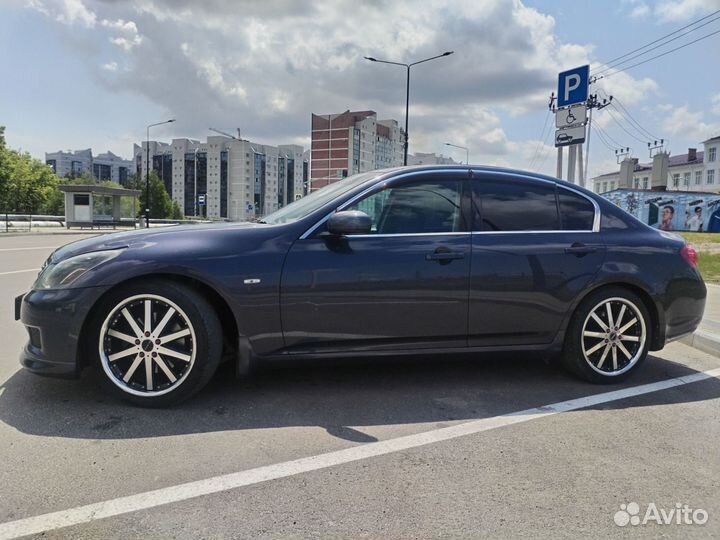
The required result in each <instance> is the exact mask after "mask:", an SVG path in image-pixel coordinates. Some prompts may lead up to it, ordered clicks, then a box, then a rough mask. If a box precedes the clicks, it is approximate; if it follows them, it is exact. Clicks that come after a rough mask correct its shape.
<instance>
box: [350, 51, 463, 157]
mask: <svg viewBox="0 0 720 540" xmlns="http://www.w3.org/2000/svg"><path fill="white" fill-rule="evenodd" d="M454 52H455V51H446V52H444V53H442V54H438V55H437V56H431V57H430V58H425V59H424V60H418V61H417V62H412V63H410V64H403V63H402V62H390V61H388V60H378V59H377V58H373V57H372V56H365V57H364V58H365V59H366V60H370V61H371V62H379V63H381V64H392V65H394V66H403V67H404V68H405V69H406V70H407V77H406V81H405V152H404V156H405V157H404V160H403V165H407V156H408V113H409V110H410V68H411V67H413V66H416V65H418V64H422V63H423V62H429V61H430V60H435V59H436V58H442V57H443V56H450V55H451V54H452V53H454Z"/></svg>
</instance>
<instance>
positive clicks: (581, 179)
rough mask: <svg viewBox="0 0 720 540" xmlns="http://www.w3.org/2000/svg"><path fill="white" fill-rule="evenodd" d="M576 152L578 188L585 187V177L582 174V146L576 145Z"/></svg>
mask: <svg viewBox="0 0 720 540" xmlns="http://www.w3.org/2000/svg"><path fill="white" fill-rule="evenodd" d="M577 152H578V186H582V187H585V175H584V174H583V172H584V170H585V169H584V168H583V145H582V144H578V145H577Z"/></svg>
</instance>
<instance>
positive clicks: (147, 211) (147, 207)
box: [145, 118, 175, 228]
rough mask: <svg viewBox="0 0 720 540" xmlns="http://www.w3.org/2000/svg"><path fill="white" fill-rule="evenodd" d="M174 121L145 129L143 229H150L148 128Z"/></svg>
mask: <svg viewBox="0 0 720 540" xmlns="http://www.w3.org/2000/svg"><path fill="white" fill-rule="evenodd" d="M174 121H175V119H174V118H173V119H172V120H165V121H164V122H157V123H155V124H150V125H148V127H147V137H146V139H145V228H149V227H150V128H151V127H155V126H162V125H163V124H170V123H172V122H174Z"/></svg>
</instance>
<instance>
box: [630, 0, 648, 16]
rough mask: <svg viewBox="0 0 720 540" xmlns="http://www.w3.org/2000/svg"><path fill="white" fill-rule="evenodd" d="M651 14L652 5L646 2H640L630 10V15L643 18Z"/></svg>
mask: <svg viewBox="0 0 720 540" xmlns="http://www.w3.org/2000/svg"><path fill="white" fill-rule="evenodd" d="M648 15H650V6H648V5H647V4H646V3H645V2H640V3H638V4H637V5H636V6H635V7H634V8H633V10H632V11H631V12H630V16H631V17H633V18H636V19H642V18H644V17H647V16H648Z"/></svg>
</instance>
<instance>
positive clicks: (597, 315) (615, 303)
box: [581, 297, 647, 377]
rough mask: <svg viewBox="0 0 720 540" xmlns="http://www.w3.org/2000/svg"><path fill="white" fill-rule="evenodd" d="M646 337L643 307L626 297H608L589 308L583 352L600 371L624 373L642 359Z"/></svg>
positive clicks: (613, 374)
mask: <svg viewBox="0 0 720 540" xmlns="http://www.w3.org/2000/svg"><path fill="white" fill-rule="evenodd" d="M646 339H647V331H646V328H645V319H644V318H643V315H642V312H641V311H640V309H638V307H637V306H636V305H635V304H633V303H632V302H631V301H630V300H628V299H627V298H621V297H614V298H606V299H605V300H603V301H602V302H600V303H599V304H597V305H596V306H595V307H594V308H593V309H592V310H590V313H589V314H588V316H587V317H586V318H585V322H584V323H583V327H582V337H581V343H582V351H583V356H584V357H585V361H586V362H587V363H588V365H589V366H590V367H591V368H592V369H594V370H595V371H597V372H598V373H600V374H602V375H606V376H611V377H612V376H616V375H621V374H623V373H625V372H626V371H629V370H630V369H631V368H632V367H633V366H634V365H635V364H636V363H637V362H638V360H640V358H641V356H642V353H643V350H644V348H645V341H646Z"/></svg>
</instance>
